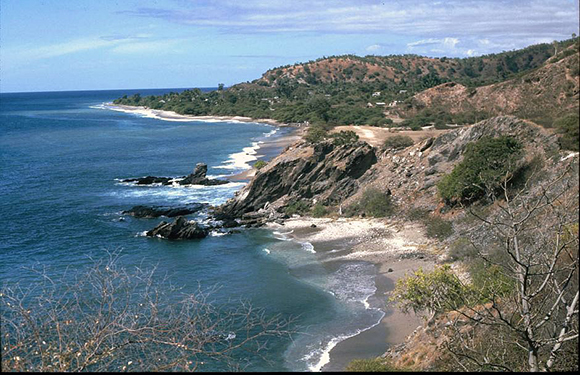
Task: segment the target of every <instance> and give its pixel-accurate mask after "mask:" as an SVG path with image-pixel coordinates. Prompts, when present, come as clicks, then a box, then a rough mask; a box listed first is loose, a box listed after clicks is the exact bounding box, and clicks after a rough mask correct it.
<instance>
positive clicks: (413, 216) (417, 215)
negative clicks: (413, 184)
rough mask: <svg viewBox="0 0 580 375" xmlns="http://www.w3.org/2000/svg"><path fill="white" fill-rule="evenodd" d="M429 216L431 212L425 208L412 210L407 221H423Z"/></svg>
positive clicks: (408, 213)
mask: <svg viewBox="0 0 580 375" xmlns="http://www.w3.org/2000/svg"><path fill="white" fill-rule="evenodd" d="M427 215H429V210H426V209H424V208H415V207H414V208H411V209H410V210H409V212H407V219H409V220H412V221H417V220H419V221H420V220H423V219H424V218H425V217H426V216H427Z"/></svg>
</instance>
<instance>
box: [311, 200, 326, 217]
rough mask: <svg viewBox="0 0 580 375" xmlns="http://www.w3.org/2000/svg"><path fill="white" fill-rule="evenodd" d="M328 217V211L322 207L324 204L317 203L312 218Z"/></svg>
mask: <svg viewBox="0 0 580 375" xmlns="http://www.w3.org/2000/svg"><path fill="white" fill-rule="evenodd" d="M326 215H328V209H327V208H326V207H324V206H323V205H322V203H320V202H317V203H316V204H315V205H314V207H312V216H314V217H323V216H326Z"/></svg>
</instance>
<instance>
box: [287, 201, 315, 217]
mask: <svg viewBox="0 0 580 375" xmlns="http://www.w3.org/2000/svg"><path fill="white" fill-rule="evenodd" d="M309 210H310V204H308V203H307V202H306V201H295V202H292V203H290V204H289V205H288V206H286V208H285V209H284V212H285V213H286V214H288V215H294V214H299V215H304V214H305V213H307V212H308V211H309Z"/></svg>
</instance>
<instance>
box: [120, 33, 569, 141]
mask: <svg viewBox="0 0 580 375" xmlns="http://www.w3.org/2000/svg"><path fill="white" fill-rule="evenodd" d="M577 48H578V38H575V39H570V40H566V41H562V42H558V43H555V44H538V45H533V46H530V47H527V48H524V49H520V50H515V51H509V52H502V53H498V54H490V55H484V56H479V57H470V58H464V59H459V58H446V57H442V58H429V57H422V56H416V55H401V56H365V57H359V56H355V55H344V56H331V57H325V58H322V59H318V60H315V61H309V62H307V63H300V64H294V65H287V66H282V67H279V68H275V69H271V70H268V71H267V72H266V73H264V75H263V76H262V77H261V78H259V79H257V80H254V81H253V82H247V83H241V84H237V85H234V86H232V87H230V88H228V89H225V90H224V89H223V86H220V87H219V89H218V90H216V91H212V92H209V93H203V92H201V90H199V89H192V90H186V91H184V92H182V93H179V94H178V93H169V94H165V95H162V96H149V97H141V96H140V95H138V94H137V95H134V96H131V97H126V96H124V97H123V98H120V99H117V100H115V101H114V103H115V104H124V105H132V106H145V107H149V108H153V109H163V110H168V111H174V112H177V113H179V114H185V115H194V116H199V115H216V116H248V117H252V118H272V119H275V120H277V121H280V122H284V123H309V124H325V125H329V126H335V125H363V124H364V125H373V126H394V125H398V124H394V123H393V120H392V118H394V117H403V118H406V119H407V120H406V121H405V122H404V123H403V124H402V125H403V126H408V127H411V128H413V129H417V130H418V129H420V128H421V126H425V125H430V124H435V125H436V126H437V127H439V128H444V127H445V126H447V124H450V123H456V124H462V123H474V122H476V121H478V120H482V119H485V118H489V117H491V116H494V115H497V114H499V113H498V112H499V111H500V110H503V109H506V111H507V113H510V114H512V113H513V114H516V115H520V116H522V117H524V118H530V119H539V118H540V117H541V119H540V120H541V121H539V122H541V123H542V124H544V125H548V126H552V124H553V122H554V121H555V120H556V119H557V118H559V117H562V116H564V115H567V114H569V113H571V112H573V110H574V109H577V107H578V105H577V102H578V100H577V96H578V84H577V77H578V66H577V65H578V53H577V51H578V49H577ZM557 51H558V54H557V55H555V52H557ZM546 76H549V77H551V78H550V79H549V78H546ZM506 80H509V81H506ZM441 85H443V86H441ZM502 85H503V86H502ZM528 86H534V87H533V89H534V90H531V91H530V89H531V88H530V87H528ZM439 87H442V89H441V88H439ZM450 88H453V89H452V90H451V91H453V92H455V91H457V90H459V91H460V94H461V95H459V97H458V98H456V99H458V100H455V101H454V103H456V105H455V106H451V105H450V104H449V103H447V102H446V101H445V98H446V97H447V96H448V95H447V94H448V93H449V90H448V89H450ZM429 90H435V91H429ZM538 90H543V91H542V92H541V93H540V94H538V95H539V96H538V98H537V100H531V101H530V100H528V99H534V98H531V97H530V95H531V93H536V92H537V91H538ZM512 92H515V94H514V95H513V96H514V97H513V100H512V98H511V96H512ZM558 93H563V95H564V98H563V99H562V98H559V97H558ZM421 94H423V96H420V95H421ZM516 94H517V95H516ZM486 95H487V96H489V95H491V97H492V99H493V100H488V101H485V100H483V99H484V98H483V96H486ZM506 98H507V99H506ZM502 100H503V101H502ZM474 101H476V102H478V103H481V104H479V105H475V104H473V102H474ZM574 101H575V103H576V104H575V105H574ZM484 102H485V103H487V102H489V103H488V104H483V103H484ZM539 102H542V103H544V104H542V105H540V106H539V105H538V103H539ZM564 102H565V103H564ZM562 103H564V104H565V105H563V106H562ZM553 107H557V108H559V109H558V110H555V109H553Z"/></svg>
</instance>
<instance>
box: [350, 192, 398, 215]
mask: <svg viewBox="0 0 580 375" xmlns="http://www.w3.org/2000/svg"><path fill="white" fill-rule="evenodd" d="M393 212H394V207H393V203H392V202H391V197H390V196H389V195H387V194H385V193H383V192H382V191H380V190H379V189H375V188H368V189H367V190H365V191H364V192H363V195H362V197H361V199H360V201H359V202H358V203H356V204H354V205H352V206H349V207H348V208H347V209H346V212H345V213H346V215H347V216H354V215H368V216H372V217H386V216H390V215H391V214H393Z"/></svg>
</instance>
